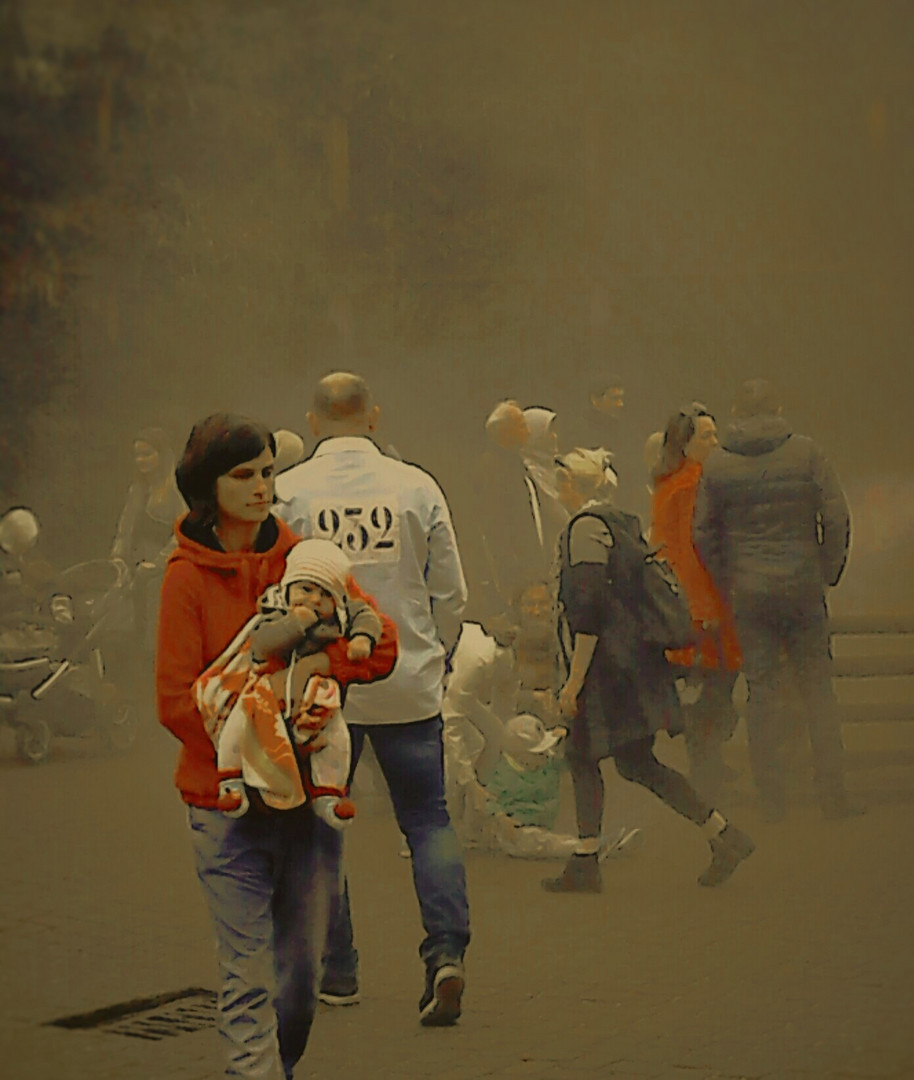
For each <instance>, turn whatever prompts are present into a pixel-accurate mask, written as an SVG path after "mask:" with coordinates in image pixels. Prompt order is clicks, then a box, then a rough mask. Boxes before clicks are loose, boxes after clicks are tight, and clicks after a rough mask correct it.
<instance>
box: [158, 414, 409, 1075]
mask: <svg viewBox="0 0 914 1080" xmlns="http://www.w3.org/2000/svg"><path fill="white" fill-rule="evenodd" d="M274 454H275V442H274V440H273V436H272V435H271V434H270V432H269V431H268V430H267V429H266V428H264V427H263V426H262V425H260V424H258V423H255V422H254V421H251V420H247V419H245V418H243V417H239V416H232V415H228V414H225V413H217V414H215V415H213V416H210V417H208V418H207V419H206V420H204V421H202V422H201V423H199V424H197V425H196V426H195V427H194V429H193V431H192V432H191V434H190V438H189V439H188V442H187V446H186V448H185V450H184V455H183V458H182V460H181V463H180V464H179V466H178V468H177V470H176V478H177V482H178V487H179V489H180V491H181V494H182V495H183V496H184V498H185V500H186V502H187V504H188V506H189V507H190V512H189V513H188V514H187V515H186V516H185V517H183V518H182V519H181V520H180V521H179V522H178V525H177V528H176V535H177V544H178V546H177V549H176V550H175V551H174V553H173V554H172V555H171V557H170V559H169V562H168V565H167V567H166V571H165V580H164V583H163V586H162V602H161V608H160V613H159V632H158V652H157V656H156V691H157V698H158V709H159V718H160V720H161V722H162V724H164V725H165V727H167V728H168V729H169V731H171V732H172V734H174V735H175V736H176V737H177V738H178V739H179V740H180V741H181V744H182V745H181V752H180V757H179V760H178V766H177V769H176V772H175V782H176V784H177V787H178V790H179V791H180V793H181V797H182V798H183V800H184V802H185V803H186V804H187V806H188V820H189V824H190V829H191V837H192V842H193V847H194V855H195V860H196V866H197V874H198V876H199V878H200V882H201V884H202V886H203V891H204V894H205V897H206V901H207V904H208V906H209V910H210V915H211V917H212V920H213V925H214V928H215V931H216V937H217V942H218V951H219V960H220V966H221V969H222V978H223V985H222V992H221V994H220V1014H219V1016H220V1020H219V1029H220V1033H221V1035H222V1036H223V1039H224V1041H225V1043H226V1047H227V1052H228V1059H229V1064H228V1068H227V1072H226V1075H227V1076H234V1077H255V1076H256V1077H270V1078H271V1080H282V1078H283V1077H286V1078H287V1080H290V1078H291V1077H292V1070H293V1068H294V1066H295V1063H296V1062H297V1061H298V1060H299V1058H300V1057H301V1055H302V1053H303V1052H304V1049H305V1045H306V1043H307V1039H308V1033H309V1031H310V1028H311V1022H312V1020H313V1017H314V1012H315V1008H316V1003H317V997H316V990H317V982H318V979H319V975H320V966H321V954H322V951H323V946H324V942H325V940H326V936H327V920H328V914H329V908H330V902H331V899H332V897H333V896H334V895H335V894H336V893H338V891H339V888H340V881H341V873H340V862H341V842H340V833H339V832H337V831H336V830H334V829H332V828H331V827H330V826H329V825H328V824H326V823H325V822H324V821H322V820H321V819H320V818H318V817H317V815H315V814H314V813H313V812H312V811H311V808H310V807H309V806H307V805H305V806H301V807H298V808H296V809H292V810H284V811H272V812H271V811H268V810H267V809H266V808H265V807H263V806H260V807H259V808H254V807H252V808H251V810H249V812H248V813H246V814H245V815H244V816H243V817H229V816H227V815H225V814H223V813H221V812H220V811H219V810H217V809H216V802H217V799H218V794H219V784H218V774H217V766H216V750H215V747H214V746H213V743H212V742H211V741H210V738H209V736H208V735H207V733H206V730H205V728H204V723H203V718H202V717H201V715H200V713H199V712H198V711H197V708H196V705H195V703H194V698H193V696H192V688H193V685H194V682H195V681H196V679H197V677H198V676H199V675H200V674H201V673H202V672H203V671H204V669H205V668H206V667H207V666H208V665H209V664H210V663H211V662H212V661H213V660H214V659H215V658H216V657H217V656H219V654H220V653H221V652H222V651H223V650H224V649H225V647H226V646H227V645H228V644H229V642H230V641H231V640H232V639H233V637H234V636H235V635H236V634H237V632H238V631H239V630H240V629H241V627H242V626H244V624H245V623H246V622H247V621H248V619H250V618H251V616H252V615H253V614H254V612H255V610H256V601H257V597H258V596H259V595H260V594H261V593H262V592H263V591H264V589H265V588H266V587H267V586H268V585H272V584H275V583H276V582H278V581H279V580H280V578H281V577H282V574H283V570H284V568H285V561H286V554H287V553H288V551H289V549H290V548H292V547H293V545H294V544H295V543H296V542H297V541H298V539H299V538H298V537H297V536H296V535H295V534H294V533H293V532H292V531H291V530H290V529H289V527H288V526H287V525H285V524H284V523H283V522H282V521H279V520H278V519H277V518H275V517H274V516H273V515H272V513H271V508H272V504H273V459H274ZM350 586H351V588H352V590H353V593H354V594H355V595H357V596H358V597H359V598H361V599H368V598H367V597H366V596H365V594H364V593H361V591H360V590H358V588H357V586H355V585H354V583H353V582H351V581H350ZM369 602H370V601H369ZM382 624H383V633H382V637H381V640H380V641H379V642H378V644H377V646H376V647H375V648H374V650H373V651H372V653H371V655H370V656H369V657H368V658H367V659H364V660H350V659H349V658H348V656H347V652H346V645H347V642H346V641H345V639H342V638H341V639H340V640H339V641H338V642H334V643H333V644H332V645H330V646H328V647H327V649H326V650H325V654H326V655H327V656H328V657H329V671H328V672H327V673H328V674H329V675H330V676H332V677H333V678H335V679H336V680H337V682H338V683H339V684H340V686H341V688H345V686H346V685H347V684H348V683H351V682H369V681H372V680H373V679H377V678H383V677H384V676H385V675H387V674H389V673H390V671H391V670H392V668H393V665H394V663H395V661H396V655H397V645H396V630H395V628H394V627H393V624H392V623H391V622H390V620H389V619H386V618H385V617H383V616H382ZM306 659H308V660H310V659H312V658H306ZM275 679H276V681H275V683H274V685H275V686H276V687H278V688H279V687H283V686H284V685H285V672H280V673H276V676H275ZM280 693H281V691H280Z"/></svg>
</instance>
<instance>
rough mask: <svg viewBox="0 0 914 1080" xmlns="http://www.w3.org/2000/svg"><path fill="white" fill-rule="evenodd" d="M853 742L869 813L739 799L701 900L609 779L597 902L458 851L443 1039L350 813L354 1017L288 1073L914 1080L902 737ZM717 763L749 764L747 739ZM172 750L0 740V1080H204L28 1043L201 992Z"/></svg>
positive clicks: (403, 915)
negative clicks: (357, 984)
mask: <svg viewBox="0 0 914 1080" xmlns="http://www.w3.org/2000/svg"><path fill="white" fill-rule="evenodd" d="M851 736H852V737H850V738H849V742H850V743H851V744H852V745H854V746H856V747H857V748H858V749H860V750H863V751H865V753H864V754H858V755H856V756H855V757H853V758H852V759H851V760H852V763H853V762H855V761H856V762H857V763H858V764H860V763H862V764H863V765H864V766H867V767H866V768H857V769H855V770H854V771H852V772H851V773H850V777H851V783H852V786H854V787H855V788H856V789H857V790H860V791H865V792H867V794H868V799H869V802H870V810H869V813H868V814H867V816H866V817H864V818H861V819H858V820H853V821H848V822H844V823H841V824H837V825H836V824H826V823H824V822H823V821H822V820H821V819H820V818H819V816H818V815H817V813H816V812H815V810H814V808H813V807H812V806H811V805H808V801H807V800H803V799H802V798H801V800H800V801H801V805H800V806H799V807H798V808H797V809H796V810H795V811H794V812H793V813H792V815H791V817H790V818H789V819H788V821H787V822H786V823H784V824H782V825H780V826H777V827H770V826H768V827H766V826H764V825H762V824H760V823H759V821H758V819H757V818H756V816H755V814H754V810H753V807H752V805H751V803H750V802H749V801H748V799H747V798H746V797H742V798H734V799H733V800H732V801H733V802H734V803H735V805H734V806H733V808H732V812H733V816H734V818H737V819H738V820H739V821H740V822H741V823H744V824H745V826H746V827H747V828H748V829H749V830H750V831H751V832H752V833H753V834H754V835H755V837H756V840H757V842H758V851H757V853H756V855H755V856H753V858H752V859H751V860H749V862H747V863H746V865H745V866H744V867H742V868H741V869H740V870H739V871H738V873H737V874H736V875H735V876H734V878H733V879H732V881H731V882H730V883H729V884H728V885H727V886H725V887H724V888H722V889H719V890H705V889H701V888H699V887H698V886H697V885H696V884H695V877H696V875H697V874H698V873H699V872H700V870H701V869H702V868H703V866H704V865H705V863H706V861H707V848H706V845H705V844H704V842H703V841H702V840H701V838H700V837H699V836H698V835H697V833H696V831H695V830H694V828H693V827H692V826H690V825H689V824H688V823H686V822H683V821H681V820H679V819H677V818H676V817H675V816H674V815H673V814H671V813H670V812H668V811H666V809H665V808H664V807H662V806H660V805H659V804H657V803H656V802H655V801H654V800H652V799H651V798H650V797H649V796H647V795H646V794H644V793H643V792H641V791H639V790H636V789H633V788H631V787H630V786H628V785H623V784H621V783H620V782H619V781H618V780H615V778H613V780H612V781H611V784H610V794H611V799H612V804H613V805H612V809H611V812H610V816H611V818H612V820H614V821H619V820H625V821H627V822H628V823H634V824H639V825H641V826H642V828H643V830H644V833H645V837H646V842H645V845H644V848H643V849H642V850H641V851H640V852H639V853H637V854H636V855H634V856H632V857H631V858H629V859H627V860H624V861H622V860H620V861H618V862H614V863H609V864H606V866H605V873H604V879H605V891H604V892H603V893H602V894H601V895H599V896H553V895H549V894H546V893H543V892H542V891H541V890H540V888H539V887H538V881H539V878H540V877H541V876H543V875H544V874H545V873H550V872H555V870H556V869H557V866H556V864H554V863H553V864H548V863H547V864H539V865H537V864H532V863H523V862H519V861H514V860H509V859H505V858H498V857H493V856H483V855H476V854H471V855H470V856H469V858H468V875H469V884H470V898H471V905H472V920H473V929H474V940H473V944H472V947H471V951H470V953H469V955H468V988H467V993H466V997H465V1011H464V1016H463V1018H462V1019H461V1021H460V1023H459V1025H457V1026H456V1027H455V1028H453V1029H450V1030H438V1031H428V1030H425V1029H423V1028H421V1027H420V1026H419V1024H418V1023H417V1012H416V1005H417V998H418V994H419V992H420V989H421V968H420V964H419V961H418V958H417V955H416V947H417V945H418V941H419V934H420V928H419V923H418V916H417V911H416V905H415V900H414V897H413V893H412V887H411V880H410V866H409V863H408V861H407V860H405V859H401V858H398V857H397V849H398V846H399V842H398V833H397V830H396V828H395V826H394V824H393V822H392V821H391V819H390V817H389V815H388V814H387V813H386V812H382V811H380V810H379V809H378V807H377V802H376V800H373V799H370V798H363V800H362V802H363V805H362V812H361V814H360V817H359V819H358V820H357V822H356V824H355V826H354V828H353V830H352V831H351V833H350V836H349V839H348V841H347V843H348V857H349V862H350V876H351V883H352V890H353V903H354V907H355V918H356V932H357V936H358V943H359V946H360V949H361V953H362V965H363V977H362V982H363V986H362V991H363V1001H362V1003H361V1004H360V1005H358V1006H356V1007H354V1008H345V1009H326V1008H325V1009H323V1010H322V1011H321V1014H320V1015H319V1017H318V1020H317V1023H316V1025H315V1028H314V1033H313V1036H312V1042H311V1045H310V1047H309V1050H308V1053H307V1055H306V1057H305V1059H304V1060H303V1062H302V1063H301V1065H300V1066H299V1069H298V1072H297V1074H296V1075H297V1077H298V1080H306V1078H309V1080H310V1078H321V1080H324V1078H327V1077H334V1076H347V1077H352V1078H354V1080H362V1078H368V1077H371V1078H372V1080H427V1078H430V1077H436V1078H438V1077H440V1078H442V1080H474V1078H489V1077H492V1078H505V1080H509V1078H511V1080H514V1078H518V1080H520V1078H527V1080H562V1078H565V1077H570V1078H603V1077H618V1078H623V1077H632V1078H634V1077H638V1078H647V1077H662V1078H679V1080H705V1078H708V1080H710V1078H728V1080H730V1078H762V1077H764V1078H777V1080H782V1078H783V1080H801V1078H804V1080H805V1078H813V1077H815V1078H820V1077H835V1078H842V1080H849V1078H857V1080H864V1078H867V1080H868V1078H877V1077H878V1078H886V1080H888V1078H897V1080H901V1078H909V1077H914V1033H912V1023H911V1017H912V1015H914V1012H912V1004H914V954H912V948H911V928H912V916H911V912H912V910H914V872H912V870H914V867H912V854H911V850H912V849H911V842H910V836H911V834H912V831H914V769H912V767H911V757H910V750H911V738H912V736H911V733H909V732H907V731H905V732H902V731H901V729H900V728H896V729H895V730H892V731H889V730H886V731H883V732H880V731H879V730H878V729H875V728H872V729H866V730H865V731H864V730H863V729H854V730H853V731H852V732H851ZM665 752H666V753H667V754H672V756H673V758H674V759H675V757H676V755H677V753H678V752H679V751H678V749H677V747H676V746H675V744H672V745H671V746H669V747H667V748H666V749H665ZM730 754H731V760H732V761H733V762H734V763H735V764H737V765H738V766H740V765H743V764H744V761H743V758H744V751H743V749H742V748H741V747H740V746H739V745H736V746H734V747H732V748H730ZM172 757H173V754H172V746H171V744H170V742H169V740H168V737H167V736H165V735H164V733H159V732H157V731H156V732H148V733H147V734H146V735H145V737H144V738H143V740H142V741H141V743H140V744H138V745H137V747H136V748H135V749H134V751H132V752H131V753H130V754H129V755H127V756H125V757H120V758H115V757H105V756H102V755H101V753H100V751H99V750H98V748H97V747H96V746H95V745H93V744H92V743H91V742H89V741H86V742H70V743H69V744H67V743H66V742H64V741H61V742H60V743H59V745H58V746H57V747H56V748H55V752H54V755H53V757H52V759H51V760H49V761H48V762H47V763H45V764H44V765H42V766H39V767H37V768H34V767H28V766H24V765H20V764H19V763H17V762H16V761H15V760H14V758H13V756H12V747H11V743H8V742H4V741H0V779H2V785H0V814H2V817H0V820H2V821H3V822H4V832H3V848H2V863H0V865H2V867H3V878H2V887H0V942H2V961H3V972H4V979H3V981H2V988H0V1006H2V1008H0V1062H2V1063H3V1064H2V1067H0V1073H2V1075H3V1076H8V1077H10V1078H13V1080H122V1078H123V1080H159V1078H160V1077H169V1078H173V1080H215V1078H216V1077H218V1076H219V1075H220V1049H219V1045H218V1041H217V1038H216V1035H215V1033H214V1032H213V1031H212V1030H204V1031H200V1032H195V1033H192V1034H182V1035H180V1036H178V1037H174V1038H167V1039H163V1040H161V1041H158V1042H152V1041H145V1040H139V1039H132V1038H127V1037H125V1036H122V1035H114V1034H111V1033H106V1032H104V1031H100V1030H94V1031H68V1030H63V1029H60V1028H55V1027H48V1026H46V1024H47V1022H48V1021H51V1020H53V1019H56V1018H59V1017H62V1016H68V1015H72V1014H75V1013H81V1012H87V1011H89V1010H92V1009H97V1008H101V1007H104V1006H108V1005H112V1004H114V1003H117V1002H121V1001H126V1000H130V999H134V998H138V997H145V996H149V995H154V994H159V993H163V992H166V991H172V990H179V989H181V988H184V987H189V986H205V987H206V986H208V987H215V986H216V982H217V978H216V971H215V964H214V959H213V950H212V946H211V943H210V937H209V928H208V924H207V921H206V915H205V912H204V909H203V905H202V900H201V898H200V895H199V894H198V891H197V885H196V881H195V878H194V875H193V871H192V868H191V861H190V855H189V846H188V844H187V841H186V837H185V832H184V829H185V827H184V822H183V810H182V807H181V804H180V802H179V800H178V799H177V797H176V795H175V793H174V792H173V790H172V788H171V784H170V771H171V762H172ZM886 762H890V763H894V764H888V765H887V764H886ZM610 771H611V770H610ZM801 796H802V791H801Z"/></svg>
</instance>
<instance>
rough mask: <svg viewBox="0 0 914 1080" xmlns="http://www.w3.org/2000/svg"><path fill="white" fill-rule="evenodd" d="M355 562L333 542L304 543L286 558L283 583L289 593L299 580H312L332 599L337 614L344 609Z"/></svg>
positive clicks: (284, 591)
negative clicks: (347, 583)
mask: <svg viewBox="0 0 914 1080" xmlns="http://www.w3.org/2000/svg"><path fill="white" fill-rule="evenodd" d="M351 572H352V563H351V562H350V561H349V559H348V558H347V557H346V556H345V555H344V554H343V553H342V551H340V549H339V548H338V547H337V546H336V544H334V543H333V542H332V541H330V540H302V541H300V542H299V543H297V544H296V545H295V547H294V548H292V549H291V550H290V551H289V554H288V555H287V556H286V571H285V573H284V574H283V576H282V581H281V582H280V584H281V585H282V587H283V593H284V594H285V595H288V594H287V590H288V588H289V586H290V585H292V584H293V583H294V582H296V581H313V582H314V584H315V585H320V586H321V588H322V589H326V590H327V592H328V593H330V595H331V596H332V597H333V602H334V603H335V604H336V609H337V611H338V612H339V611H341V609H343V607H344V605H343V597H344V596H345V595H346V579H347V578H348V577H349V575H350V573H351Z"/></svg>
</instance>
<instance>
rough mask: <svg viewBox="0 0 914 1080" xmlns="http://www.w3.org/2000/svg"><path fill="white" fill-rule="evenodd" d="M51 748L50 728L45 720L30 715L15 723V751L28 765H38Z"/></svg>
mask: <svg viewBox="0 0 914 1080" xmlns="http://www.w3.org/2000/svg"><path fill="white" fill-rule="evenodd" d="M50 749H51V729H50V727H49V726H48V722H47V720H44V719H43V718H42V717H40V716H35V717H31V718H30V719H29V720H27V721H23V722H22V723H20V724H17V725H16V752H17V753H18V754H19V756H20V757H21V758H22V760H23V761H27V762H28V763H29V764H30V765H39V764H40V763H41V762H42V761H44V759H45V758H46V757H47V756H48V751H49V750H50Z"/></svg>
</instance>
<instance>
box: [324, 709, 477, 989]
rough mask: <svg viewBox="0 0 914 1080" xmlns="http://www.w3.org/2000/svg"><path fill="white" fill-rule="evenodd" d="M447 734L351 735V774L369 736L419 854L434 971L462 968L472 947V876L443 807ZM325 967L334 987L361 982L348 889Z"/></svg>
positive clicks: (437, 726) (417, 730) (404, 728)
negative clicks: (452, 964) (455, 963)
mask: <svg viewBox="0 0 914 1080" xmlns="http://www.w3.org/2000/svg"><path fill="white" fill-rule="evenodd" d="M442 727H443V725H442V722H441V717H440V716H433V717H432V718H431V719H430V720H418V721H413V722H411V723H406V724H376V725H371V726H366V725H364V724H351V725H350V727H349V733H350V736H351V738H352V767H351V773H353V772H355V767H356V765H357V764H358V761H359V756H360V754H361V752H362V747H363V746H364V745H365V737H366V735H367V736H368V738H370V739H371V745H372V748H373V749H374V752H375V757H376V758H377V759H378V765H379V767H380V769H381V772H382V773H383V775H384V780H385V781H386V783H387V788H388V790H389V791H390V798H391V801H392V802H393V807H394V814H395V815H396V818H397V824H398V825H399V826H400V830H401V831H402V833H403V835H404V836H405V837H406V842H407V843H408V844H409V849H410V851H411V852H412V866H413V882H414V884H415V887H416V897H417V899H418V901H419V911H420V913H421V916H422V925H423V927H424V928H425V939H424V940H423V942H422V944H421V945H420V946H419V955H420V956H421V957H422V959H423V961H424V962H425V966H426V969H427V970H429V971H434V970H435V969H437V968H438V967H440V966H441V964H443V963H445V962H447V961H449V960H462V959H463V954H464V952H465V951H466V947H467V943H468V942H469V940H470V913H469V908H468V906H467V889H466V874H465V872H464V868H463V860H462V858H461V853H460V844H459V843H458V841H457V835H456V833H455V832H454V829H453V826H452V825H451V820H450V818H449V817H448V812H447V807H446V805H445V801H444V746H443V743H442V738H441V732H442ZM351 773H350V776H351ZM324 962H325V966H326V972H327V979H328V982H331V981H332V982H336V981H337V980H339V981H347V980H349V979H352V978H354V977H355V976H356V975H357V972H358V953H357V952H356V950H355V948H354V946H353V940H352V915H351V912H350V908H349V891H348V888H347V887H346V886H345V885H344V888H343V892H342V894H341V895H340V897H339V901H338V903H336V904H335V905H334V910H333V914H332V917H331V922H330V934H329V937H328V939H327V949H326V952H325V954H324Z"/></svg>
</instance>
